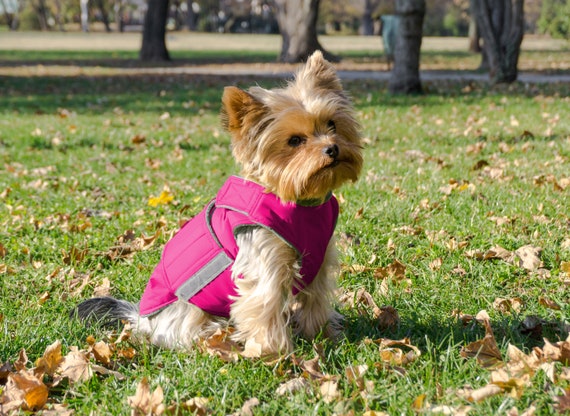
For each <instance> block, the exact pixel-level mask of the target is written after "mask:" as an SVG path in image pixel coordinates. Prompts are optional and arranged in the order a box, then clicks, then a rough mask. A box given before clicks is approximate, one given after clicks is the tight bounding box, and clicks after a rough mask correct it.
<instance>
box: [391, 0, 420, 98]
mask: <svg viewBox="0 0 570 416" xmlns="http://www.w3.org/2000/svg"><path fill="white" fill-rule="evenodd" d="M425 12H426V3H425V0H396V14H397V15H398V16H399V19H398V28H397V30H396V46H395V48H394V67H393V69H392V75H391V76H390V81H389V83H388V90H389V91H390V92H391V93H392V94H419V93H422V92H423V90H422V84H421V81H420V48H421V46H422V26H423V22H424V16H425Z"/></svg>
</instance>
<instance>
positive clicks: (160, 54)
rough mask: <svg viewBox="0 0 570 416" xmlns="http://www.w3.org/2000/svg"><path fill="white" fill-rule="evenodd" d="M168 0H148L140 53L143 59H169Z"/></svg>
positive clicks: (152, 60) (153, 60)
mask: <svg viewBox="0 0 570 416" xmlns="http://www.w3.org/2000/svg"><path fill="white" fill-rule="evenodd" d="M167 17H168V0H148V8H147V11H146V14H145V17H144V25H143V38H142V46H141V50H140V53H139V58H140V60H141V61H147V62H158V61H169V60H170V55H169V54H168V50H167V49H166V19H167Z"/></svg>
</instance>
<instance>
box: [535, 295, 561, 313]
mask: <svg viewBox="0 0 570 416" xmlns="http://www.w3.org/2000/svg"><path fill="white" fill-rule="evenodd" d="M538 303H539V304H540V305H542V306H544V307H546V308H549V309H554V310H555V311H559V310H560V309H562V307H561V306H560V305H559V304H558V303H556V302H554V301H553V300H552V299H547V298H545V297H542V296H541V297H539V298H538Z"/></svg>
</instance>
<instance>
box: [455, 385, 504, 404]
mask: <svg viewBox="0 0 570 416" xmlns="http://www.w3.org/2000/svg"><path fill="white" fill-rule="evenodd" d="M502 392H503V389H501V388H500V387H499V386H497V385H496V384H487V385H486V386H484V387H481V388H479V389H476V390H473V389H471V388H463V389H460V390H459V391H458V392H457V394H458V395H459V396H460V397H463V398H464V399H466V400H467V401H470V402H480V401H482V400H485V399H487V398H489V397H492V396H496V395H497V394H501V393H502Z"/></svg>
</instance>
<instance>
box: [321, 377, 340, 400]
mask: <svg viewBox="0 0 570 416" xmlns="http://www.w3.org/2000/svg"><path fill="white" fill-rule="evenodd" d="M320 392H321V397H322V399H323V401H324V402H325V403H332V402H333V401H335V400H337V399H338V398H339V397H340V392H339V390H338V382H337V381H334V380H327V381H325V382H323V383H322V384H321V386H320Z"/></svg>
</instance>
